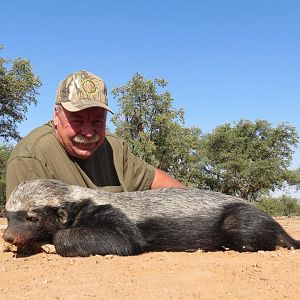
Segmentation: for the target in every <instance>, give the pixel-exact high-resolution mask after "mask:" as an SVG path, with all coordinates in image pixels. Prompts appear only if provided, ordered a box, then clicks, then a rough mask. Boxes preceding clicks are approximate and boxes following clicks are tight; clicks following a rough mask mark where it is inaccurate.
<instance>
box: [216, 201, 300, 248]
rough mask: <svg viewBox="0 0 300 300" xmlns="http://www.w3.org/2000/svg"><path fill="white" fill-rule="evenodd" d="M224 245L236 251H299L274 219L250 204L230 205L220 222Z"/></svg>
mask: <svg viewBox="0 0 300 300" xmlns="http://www.w3.org/2000/svg"><path fill="white" fill-rule="evenodd" d="M220 227H221V235H222V236H223V238H224V240H223V246H224V247H225V248H229V249H232V250H236V251H240V252H242V251H258V250H265V251H268V250H275V249H276V247H285V248H295V249H299V248H300V241H296V240H294V239H293V238H292V237H291V236H289V235H288V234H287V232H286V231H285V230H284V229H283V228H282V227H281V226H280V224H278V223H277V222H276V221H275V220H274V219H272V218H271V217H270V216H268V215H267V214H266V213H264V212H263V211H261V210H260V209H258V208H256V207H254V206H252V205H250V204H247V203H239V204H236V203H235V204H230V205H227V206H226V207H225V209H224V213H223V218H222V221H221V223H220Z"/></svg>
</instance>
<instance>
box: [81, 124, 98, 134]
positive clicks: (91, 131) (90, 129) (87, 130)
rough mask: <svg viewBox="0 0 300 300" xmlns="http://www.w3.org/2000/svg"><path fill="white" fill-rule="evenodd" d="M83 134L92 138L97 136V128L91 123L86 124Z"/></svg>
mask: <svg viewBox="0 0 300 300" xmlns="http://www.w3.org/2000/svg"><path fill="white" fill-rule="evenodd" d="M81 134H82V135H84V136H86V137H92V136H93V135H94V134H95V128H94V126H93V125H92V124H91V123H90V122H84V123H83V124H82V127H81Z"/></svg>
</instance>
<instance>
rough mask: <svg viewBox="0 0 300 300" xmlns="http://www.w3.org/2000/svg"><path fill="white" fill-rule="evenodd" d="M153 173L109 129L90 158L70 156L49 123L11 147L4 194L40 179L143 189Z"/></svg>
mask: <svg viewBox="0 0 300 300" xmlns="http://www.w3.org/2000/svg"><path fill="white" fill-rule="evenodd" d="M154 173H155V169H154V167H152V166H150V165H149V164H147V163H146V162H144V161H143V160H141V159H140V158H138V157H136V156H134V155H133V154H132V153H131V152H130V149H129V147H128V145H127V144H126V143H124V142H123V141H122V140H121V139H119V138H117V137H116V136H115V135H113V134H111V133H110V132H106V139H105V141H104V143H103V144H102V145H101V146H100V147H99V148H98V149H97V150H96V151H95V152H94V154H93V155H92V156H91V157H90V158H88V159H86V160H80V159H76V158H74V157H71V156H69V155H68V153H67V152H66V151H65V149H64V147H63V146H62V145H61V143H60V142H59V140H58V138H57V136H56V133H55V131H54V129H53V127H52V123H51V122H49V123H48V124H45V125H42V126H41V127H38V128H36V129H35V130H33V131H32V132H30V133H29V134H28V135H27V136H26V137H24V138H23V139H22V140H21V141H20V142H19V143H18V144H17V145H16V147H15V148H14V149H13V151H12V153H11V155H10V157H9V160H8V163H7V169H6V197H7V199H8V197H9V195H10V194H11V192H12V191H13V190H14V188H15V187H16V186H17V185H18V184H19V183H21V182H23V181H25V180H31V179H40V178H48V179H58V180H62V181H64V182H65V183H68V184H74V185H79V186H82V187H89V188H97V187H105V188H106V189H108V190H110V191H135V190H146V189H149V188H150V186H151V183H152V181H153V178H154Z"/></svg>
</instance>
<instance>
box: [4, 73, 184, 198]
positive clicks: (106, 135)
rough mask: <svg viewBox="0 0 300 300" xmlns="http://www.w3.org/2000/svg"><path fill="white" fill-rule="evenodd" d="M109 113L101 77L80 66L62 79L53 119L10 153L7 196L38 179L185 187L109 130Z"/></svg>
mask: <svg viewBox="0 0 300 300" xmlns="http://www.w3.org/2000/svg"><path fill="white" fill-rule="evenodd" d="M108 111H110V112H111V109H110V108H109V107H108V101H107V91H106V86H105V83H104V81H103V80H102V79H101V78H99V77H98V76H96V75H94V74H92V73H89V72H87V71H83V70H82V71H79V72H76V73H73V74H70V75H69V76H68V77H66V78H65V79H64V80H62V81H61V82H60V84H59V87H58V90H57V95H56V101H55V109H54V116H53V120H52V121H50V122H48V123H47V124H44V125H42V126H41V127H38V128H36V129H34V130H33V131H31V132H30V133H29V134H28V135H27V136H26V137H24V138H23V139H22V140H21V141H20V142H19V143H18V144H17V145H16V147H15V148H14V150H13V151H12V153H11V155H10V158H9V160H8V164H7V173H6V187H7V188H6V194H7V197H9V195H10V194H11V192H12V191H13V189H14V188H15V187H16V186H17V185H18V184H19V183H21V182H23V181H25V180H30V179H39V178H48V179H58V180H61V181H64V182H65V183H68V184H74V185H79V186H82V187H89V188H97V187H105V188H106V189H108V190H110V191H116V192H119V191H135V190H146V189H155V188H160V187H183V185H182V184H181V183H180V182H178V181H177V180H175V179H174V178H172V177H170V176H169V175H168V174H166V173H165V172H163V171H161V170H159V169H156V168H154V167H153V166H151V165H149V164H147V163H146V162H144V161H143V160H141V159H139V158H138V157H136V156H134V155H133V154H132V153H131V152H130V149H129V147H128V145H127V144H126V143H124V142H123V141H122V140H120V139H119V138H117V137H116V136H114V135H113V134H111V133H110V132H108V131H106V115H107V112H108Z"/></svg>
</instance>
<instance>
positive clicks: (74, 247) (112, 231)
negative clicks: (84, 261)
mask: <svg viewBox="0 0 300 300" xmlns="http://www.w3.org/2000/svg"><path fill="white" fill-rule="evenodd" d="M53 244H54V246H55V248H56V251H57V253H58V254H60V255H62V256H91V255H96V254H99V255H106V254H117V255H134V254H138V253H141V252H143V248H144V245H145V241H144V238H143V237H142V235H141V233H140V231H139V230H138V228H137V227H136V225H135V224H134V223H133V222H132V221H131V220H130V219H128V218H127V216H126V215H125V214H124V213H123V212H121V211H120V210H119V209H116V208H114V207H113V206H111V205H102V206H94V205H88V206H87V207H84V208H83V209H82V210H81V211H80V213H79V215H78V216H77V217H76V219H75V222H74V224H73V225H72V227H70V228H67V229H62V230H59V231H58V232H57V233H56V234H55V236H54V239H53Z"/></svg>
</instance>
